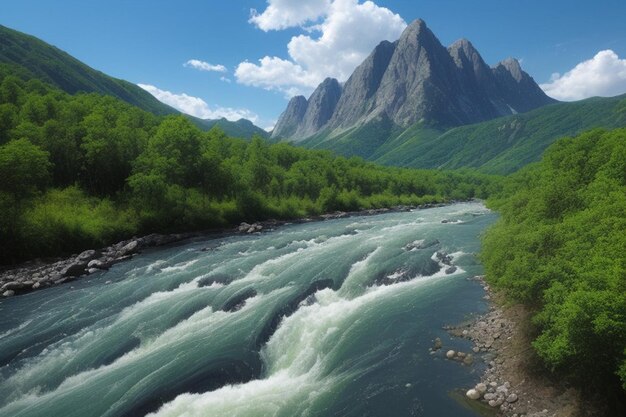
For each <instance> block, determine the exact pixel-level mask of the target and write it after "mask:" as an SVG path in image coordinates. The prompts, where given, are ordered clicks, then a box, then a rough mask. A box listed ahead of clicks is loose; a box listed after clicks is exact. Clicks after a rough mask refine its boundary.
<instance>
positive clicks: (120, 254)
mask: <svg viewBox="0 0 626 417" xmlns="http://www.w3.org/2000/svg"><path fill="white" fill-rule="evenodd" d="M443 205H445V204H424V205H421V206H398V207H393V208H382V209H372V210H363V211H354V212H342V211H337V212H334V213H327V214H322V215H319V216H311V217H306V218H301V219H296V220H290V221H286V220H268V221H263V222H256V223H252V224H249V223H245V222H243V223H241V224H240V225H239V226H237V227H235V228H234V229H232V228H229V229H222V230H211V231H203V232H194V233H177V234H156V233H154V234H150V235H147V236H143V237H139V238H137V237H134V238H132V239H128V240H123V241H121V242H118V243H115V244H113V245H110V246H107V247H105V248H101V249H88V250H85V251H83V252H81V253H80V254H74V255H71V256H70V257H67V258H63V259H53V260H34V261H30V262H27V263H24V264H22V265H19V266H17V267H15V268H11V269H6V270H4V271H0V296H2V297H12V296H15V295H20V294H26V293H28V292H31V291H36V290H40V289H43V288H47V287H51V286H55V285H60V284H64V283H67V282H71V281H74V280H76V279H79V278H80V277H83V276H87V275H90V274H93V273H95V272H98V271H101V270H107V269H109V268H110V267H112V266H113V265H115V264H116V263H119V262H122V261H125V260H127V259H130V258H132V257H133V256H135V255H137V254H138V253H140V252H141V251H142V250H145V249H147V248H152V247H158V246H164V245H169V244H172V243H176V242H180V241H183V240H188V239H192V238H203V237H204V238H208V237H212V236H213V237H214V236H217V235H219V236H223V235H225V234H233V233H260V232H261V231H263V230H268V229H269V230H271V229H273V228H275V227H278V226H280V225H283V224H286V223H289V222H290V223H304V222H312V221H322V220H330V219H338V218H343V217H348V216H357V215H360V216H363V215H375V214H381V213H387V212H399V211H408V210H413V209H425V208H432V207H439V206H443Z"/></svg>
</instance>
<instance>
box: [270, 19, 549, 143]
mask: <svg viewBox="0 0 626 417" xmlns="http://www.w3.org/2000/svg"><path fill="white" fill-rule="evenodd" d="M554 102H556V101H555V100H554V99H552V98H550V97H548V96H547V95H546V94H545V93H544V92H543V91H542V90H541V89H540V88H539V86H538V85H537V84H536V83H535V81H534V80H533V79H532V77H530V76H529V75H528V74H527V73H525V72H524V71H523V70H522V69H521V67H520V65H519V62H517V61H516V60H515V59H512V58H509V59H506V60H504V61H502V62H500V63H499V64H497V65H496V66H495V67H493V68H491V67H489V66H488V65H487V64H486V63H485V62H484V60H483V59H482V57H481V56H480V54H479V53H478V51H477V50H476V49H475V48H474V46H473V45H472V44H471V43H470V42H469V41H467V40H465V39H462V40H459V41H457V42H455V43H454V44H452V45H451V46H450V47H448V48H446V47H444V46H443V45H442V44H441V42H439V40H438V39H437V37H436V36H435V35H434V34H433V33H432V32H431V31H430V29H429V28H428V27H427V26H426V23H425V22H424V21H423V20H419V19H418V20H416V21H414V22H413V23H411V24H410V25H409V26H407V28H406V29H405V30H404V32H403V33H402V35H401V37H400V39H398V40H397V41H395V42H393V43H392V42H388V41H383V42H381V43H380V44H379V45H378V46H376V48H375V49H374V50H373V51H372V53H371V54H370V55H369V56H368V57H367V59H365V61H364V62H363V63H362V64H361V65H359V66H358V67H357V68H356V69H355V71H354V73H353V74H352V75H351V76H350V78H349V79H348V80H347V81H346V83H345V84H344V85H343V87H342V86H341V85H340V84H339V82H338V81H337V80H334V79H330V78H328V79H326V80H324V82H323V83H322V84H320V86H319V87H318V88H317V89H316V90H315V92H314V93H313V94H312V95H311V97H310V98H309V99H308V100H307V99H306V98H305V97H303V96H297V97H294V98H292V99H291V101H290V102H289V105H288V106H287V110H286V111H285V112H284V113H283V114H282V115H281V117H280V119H279V121H278V123H277V125H276V127H275V129H274V131H273V133H272V137H274V138H284V139H288V140H291V141H294V142H299V141H302V140H305V139H307V138H311V137H314V136H316V137H317V139H319V137H324V138H327V139H330V138H333V137H336V136H340V135H343V134H345V132H347V131H350V130H354V129H358V128H359V127H362V126H365V125H368V124H370V123H373V124H374V125H375V126H384V128H382V129H381V128H378V129H377V130H378V131H379V132H380V133H379V135H385V134H388V133H389V132H391V131H395V132H397V131H398V130H402V129H407V128H408V127H410V126H412V125H414V124H415V123H418V122H422V123H424V124H425V125H428V126H432V127H435V128H437V129H446V128H451V127H455V126H461V125H466V124H471V123H477V122H482V121H485V120H490V119H494V118H496V117H500V116H506V115H511V114H515V113H522V112H526V111H529V110H532V109H535V108H537V107H540V106H543V105H546V104H550V103H554ZM376 140H377V141H378V142H380V141H383V140H384V138H376ZM318 142H319V140H318Z"/></svg>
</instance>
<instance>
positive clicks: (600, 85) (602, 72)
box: [540, 50, 626, 101]
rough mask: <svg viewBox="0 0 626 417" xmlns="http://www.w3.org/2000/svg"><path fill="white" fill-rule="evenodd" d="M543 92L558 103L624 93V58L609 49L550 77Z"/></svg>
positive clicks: (542, 86)
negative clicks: (558, 101)
mask: <svg viewBox="0 0 626 417" xmlns="http://www.w3.org/2000/svg"><path fill="white" fill-rule="evenodd" d="M540 87H541V88H542V89H543V91H545V92H546V94H547V95H549V96H550V97H554V98H556V99H557V100H564V101H573V100H582V99H584V98H588V97H593V96H602V97H611V96H616V95H618V94H623V93H626V59H620V58H619V57H618V56H617V54H616V53H615V52H613V51H611V50H605V51H600V52H598V53H597V54H596V56H594V57H593V58H592V59H590V60H587V61H583V62H581V63H580V64H578V65H576V66H575V67H574V68H573V69H571V70H570V71H568V72H566V73H565V74H563V75H561V74H559V73H554V74H552V77H550V82H548V83H545V84H541V86H540Z"/></svg>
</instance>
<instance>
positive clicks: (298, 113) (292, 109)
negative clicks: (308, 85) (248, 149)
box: [272, 96, 309, 138]
mask: <svg viewBox="0 0 626 417" xmlns="http://www.w3.org/2000/svg"><path fill="white" fill-rule="evenodd" d="M308 104H309V103H308V102H307V100H306V98H304V97H303V96H295V97H293V98H292V99H291V100H289V104H287V109H286V110H285V111H284V112H283V114H281V115H280V118H279V119H278V122H277V123H276V126H275V127H274V130H273V131H272V138H290V137H292V136H293V135H294V134H295V133H296V131H297V130H298V128H299V127H300V124H301V123H302V120H303V119H304V114H305V113H306V109H307V107H308Z"/></svg>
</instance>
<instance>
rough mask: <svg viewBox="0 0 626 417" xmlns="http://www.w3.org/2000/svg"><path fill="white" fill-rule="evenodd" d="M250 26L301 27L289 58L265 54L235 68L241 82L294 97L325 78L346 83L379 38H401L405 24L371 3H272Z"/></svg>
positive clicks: (290, 45)
mask: <svg viewBox="0 0 626 417" xmlns="http://www.w3.org/2000/svg"><path fill="white" fill-rule="evenodd" d="M250 22H251V23H252V24H254V25H256V26H257V27H258V28H259V29H261V30H264V31H268V30H282V29H287V28H293V27H298V28H300V29H301V30H302V31H303V33H301V34H299V35H297V36H293V37H292V38H291V40H290V41H289V43H288V45H287V51H288V55H289V58H288V59H284V58H280V57H276V56H265V57H263V58H261V59H259V60H258V62H257V63H253V62H248V61H246V62H242V63H241V64H239V66H238V67H237V69H236V70H235V76H236V79H237V81H238V82H239V83H241V84H245V85H250V86H255V87H261V88H265V89H267V90H277V91H281V92H283V93H285V95H286V96H288V97H291V96H293V95H297V94H307V93H310V92H311V91H312V90H313V89H314V88H315V87H316V86H317V85H318V84H319V83H320V82H321V81H322V80H324V79H325V78H326V77H329V76H330V77H334V78H337V79H338V80H340V81H345V80H346V79H347V78H348V77H349V76H350V74H351V73H352V71H353V70H354V69H355V68H356V66H357V65H359V64H360V63H361V62H362V61H363V59H365V57H367V55H368V54H369V52H370V51H371V50H372V48H373V47H374V46H376V45H377V44H378V43H379V42H380V41H381V40H383V39H389V40H395V39H397V38H398V37H399V36H400V34H401V33H402V31H403V30H404V28H405V27H406V22H405V21H404V20H403V19H402V18H401V17H400V16H399V15H398V14H395V13H393V12H392V11H390V10H389V9H387V8H385V7H380V6H378V5H376V4H375V3H374V2H372V1H365V2H363V3H361V2H359V1H358V0H314V1H311V2H307V4H306V6H304V5H303V4H302V2H301V1H300V0H269V1H268V6H267V8H266V9H265V10H264V11H263V12H262V13H258V12H256V11H253V13H252V17H251V18H250Z"/></svg>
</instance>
